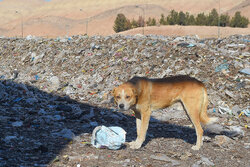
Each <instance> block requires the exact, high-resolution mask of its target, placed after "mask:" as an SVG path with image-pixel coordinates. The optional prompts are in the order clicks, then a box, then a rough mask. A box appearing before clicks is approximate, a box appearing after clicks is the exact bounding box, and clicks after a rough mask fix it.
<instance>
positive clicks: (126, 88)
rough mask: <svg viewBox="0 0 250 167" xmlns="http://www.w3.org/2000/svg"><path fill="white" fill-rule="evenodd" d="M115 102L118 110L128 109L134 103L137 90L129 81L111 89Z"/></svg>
mask: <svg viewBox="0 0 250 167" xmlns="http://www.w3.org/2000/svg"><path fill="white" fill-rule="evenodd" d="M113 96H114V100H115V103H116V104H117V106H118V109H120V110H128V109H129V108H130V107H131V106H133V105H134V104H135V103H136V99H137V91H136V88H135V87H134V86H133V85H132V84H130V83H124V84H122V85H120V86H118V87H116V88H114V89H113Z"/></svg>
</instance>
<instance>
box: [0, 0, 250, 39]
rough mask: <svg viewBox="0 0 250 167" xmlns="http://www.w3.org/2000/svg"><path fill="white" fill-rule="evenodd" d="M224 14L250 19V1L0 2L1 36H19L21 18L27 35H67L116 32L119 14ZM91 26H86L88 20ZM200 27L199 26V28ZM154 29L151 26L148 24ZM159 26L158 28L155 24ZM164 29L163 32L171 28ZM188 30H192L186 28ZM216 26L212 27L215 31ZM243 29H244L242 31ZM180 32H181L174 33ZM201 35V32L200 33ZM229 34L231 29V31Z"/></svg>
mask: <svg viewBox="0 0 250 167" xmlns="http://www.w3.org/2000/svg"><path fill="white" fill-rule="evenodd" d="M219 2H220V11H221V13H228V14H229V15H230V16H232V15H233V14H234V13H235V12H236V11H241V14H242V15H243V16H246V17H248V18H250V0H237V1H235V0H220V1H219V0H206V3H204V2H202V1H200V0H190V1H186V0H155V1H153V2H152V1H149V0H138V1H135V0H84V1H80V0H71V1H68V0H51V1H45V0H44V1H43V0H32V1H30V0H11V1H9V0H8V1H7V0H2V1H0V36H20V35H21V17H22V18H23V32H24V36H27V35H36V36H45V37H46V36H48V37H56V36H64V35H76V34H84V33H86V30H87V31H88V32H87V33H88V34H89V35H98V34H99V35H110V34H114V33H115V32H114V31H113V25H114V20H115V18H116V16H117V14H118V13H123V14H125V15H126V17H128V18H130V19H132V18H136V19H137V18H138V17H139V16H143V12H144V13H145V19H147V18H148V17H155V18H157V19H159V18H160V15H161V14H164V15H168V14H169V11H170V10H172V9H174V10H176V11H184V12H189V13H191V14H197V13H201V12H205V13H208V12H210V11H211V10H212V9H213V8H215V9H217V11H219ZM16 11H18V13H16ZM87 22H88V28H87V29H86V23H87ZM158 28H159V27H158ZM196 28H198V29H200V27H196ZM145 29H147V30H148V31H145V32H146V33H153V31H152V32H151V29H152V27H150V28H149V27H146V28H145ZM155 29H157V27H155ZM165 29H166V30H163V31H162V33H163V35H164V32H166V31H168V29H167V27H165ZM185 29H187V30H185V31H186V32H189V30H188V28H187V27H185ZM213 29H214V27H213V28H212V30H213ZM241 31H242V32H241ZM245 31H247V32H246V33H248V34H249V32H248V31H249V28H247V29H244V30H241V29H240V30H237V32H238V33H243V34H245ZM173 35H178V31H176V32H173ZM198 35H200V36H202V34H198ZM229 35H230V30H229Z"/></svg>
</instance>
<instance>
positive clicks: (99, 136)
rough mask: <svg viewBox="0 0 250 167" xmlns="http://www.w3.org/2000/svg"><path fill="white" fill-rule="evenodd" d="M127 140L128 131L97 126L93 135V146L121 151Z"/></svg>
mask: <svg viewBox="0 0 250 167" xmlns="http://www.w3.org/2000/svg"><path fill="white" fill-rule="evenodd" d="M125 140H126V131H125V130H124V129H122V128H120V127H115V126H114V127H106V126H97V127H96V128H95V129H94V130H93V133H92V139H91V144H92V145H93V146H94V147H96V148H101V147H108V148H109V149H111V150H117V149H119V148H120V147H121V146H122V144H123V143H125Z"/></svg>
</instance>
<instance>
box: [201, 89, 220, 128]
mask: <svg viewBox="0 0 250 167" xmlns="http://www.w3.org/2000/svg"><path fill="white" fill-rule="evenodd" d="M202 96H203V100H202V104H201V110H200V120H201V122H202V123H203V124H212V123H214V122H216V121H217V120H218V118H217V117H211V118H209V117H208V115H207V106H208V96H207V89H206V88H205V87H203V91H202Z"/></svg>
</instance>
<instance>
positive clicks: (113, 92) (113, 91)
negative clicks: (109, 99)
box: [112, 87, 117, 96]
mask: <svg viewBox="0 0 250 167" xmlns="http://www.w3.org/2000/svg"><path fill="white" fill-rule="evenodd" d="M116 89H117V88H116V87H115V88H114V89H113V90H112V96H114V95H115V91H116Z"/></svg>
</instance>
